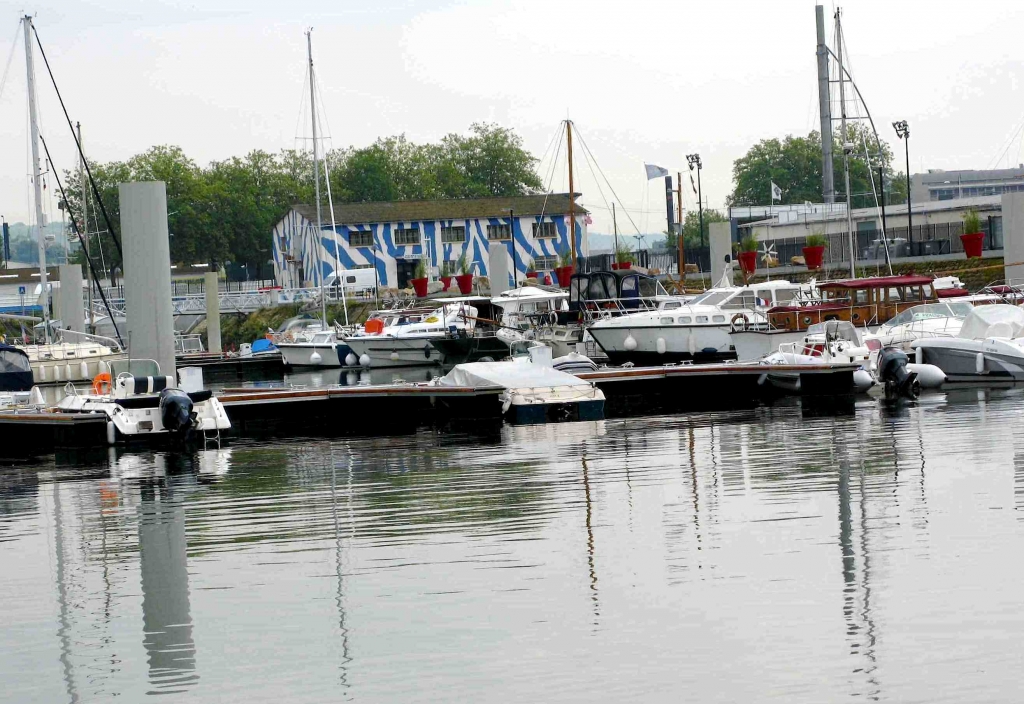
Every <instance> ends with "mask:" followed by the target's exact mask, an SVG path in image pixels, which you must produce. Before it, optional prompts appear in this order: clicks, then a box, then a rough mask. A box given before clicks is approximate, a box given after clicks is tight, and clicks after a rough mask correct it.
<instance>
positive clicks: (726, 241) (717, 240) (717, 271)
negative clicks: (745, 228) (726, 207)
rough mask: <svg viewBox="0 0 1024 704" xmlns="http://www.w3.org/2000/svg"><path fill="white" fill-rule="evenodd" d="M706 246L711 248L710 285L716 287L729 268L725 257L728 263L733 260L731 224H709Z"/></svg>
mask: <svg viewBox="0 0 1024 704" xmlns="http://www.w3.org/2000/svg"><path fill="white" fill-rule="evenodd" d="M708 244H709V245H710V247H711V285H712V286H716V285H717V284H718V282H719V281H721V280H722V275H723V274H724V273H725V270H726V267H728V266H729V264H728V263H727V262H726V257H728V260H729V262H731V261H732V259H733V253H732V225H731V223H728V222H713V223H711V224H710V226H709V227H708Z"/></svg>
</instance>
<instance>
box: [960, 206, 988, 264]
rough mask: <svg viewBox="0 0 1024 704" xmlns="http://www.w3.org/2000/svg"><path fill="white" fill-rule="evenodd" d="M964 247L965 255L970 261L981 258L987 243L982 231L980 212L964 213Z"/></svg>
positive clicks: (962, 237) (961, 237) (961, 238)
mask: <svg viewBox="0 0 1024 704" xmlns="http://www.w3.org/2000/svg"><path fill="white" fill-rule="evenodd" d="M960 241H961V242H962V243H963V245H964V254H966V255H967V258H968V259H974V258H978V259H980V258H981V248H982V245H983V244H984V241H985V233H984V232H982V231H981V218H979V217H978V211H976V210H968V211H967V212H966V213H964V234H962V235H960Z"/></svg>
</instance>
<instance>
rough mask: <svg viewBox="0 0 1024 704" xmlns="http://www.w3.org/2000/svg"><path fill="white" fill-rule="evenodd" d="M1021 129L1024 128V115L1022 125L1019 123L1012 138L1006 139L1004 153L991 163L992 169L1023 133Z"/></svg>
mask: <svg viewBox="0 0 1024 704" xmlns="http://www.w3.org/2000/svg"><path fill="white" fill-rule="evenodd" d="M1021 130H1024V117H1022V118H1021V122H1020V125H1018V126H1017V129H1016V130H1014V131H1013V134H1012V135H1010V138H1009V139H1008V140H1006V148H1005V149H1003V153H1002V154H1000V155H999V156H998V157H996V159H995V160H993V161H992V162H991V163H990V165H989V168H990V169H991V168H994V167H997V166H999V162H1000V161H1001V160H1002V158H1003V157H1004V156H1006V153H1007V152H1008V151H1010V147H1012V146H1013V141H1014V140H1015V139H1017V135H1019V134H1020V133H1021Z"/></svg>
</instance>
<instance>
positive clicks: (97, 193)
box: [32, 24, 124, 328]
mask: <svg viewBox="0 0 1024 704" xmlns="http://www.w3.org/2000/svg"><path fill="white" fill-rule="evenodd" d="M32 34H34V35H35V37H36V46H38V47H39V54H40V56H42V57H43V63H44V64H45V65H46V72H47V73H48V74H50V82H51V83H53V90H54V91H55V92H56V93H57V100H59V101H60V107H61V110H63V111H64V118H65V119H66V120H67V121H68V129H69V130H71V137H72V138H73V139H74V140H75V146H76V147H78V156H79V157H80V158H81V159H82V162H83V163H84V164H85V173H86V174H88V175H89V183H90V184H91V185H92V192H93V194H94V195H95V196H96V203H97V204H98V205H99V206H100V210H101V211H102V212H103V220H104V221H105V222H106V224H107V229H108V230H110V237H111V238H112V239H113V240H114V245H115V246H116V247H117V253H118V255H120V257H121V261H124V252H123V251H121V238H120V237H118V236H117V235H116V234H115V232H116V230H114V225H113V224H112V223H111V222H110V216H109V215H108V214H107V207H106V206H105V205H103V199H102V198H100V191H99V189H98V188H97V187H96V181H95V179H93V177H92V170H91V169H90V168H89V161H88V160H87V159H86V158H85V152H83V151H82V145H81V143H80V142H79V141H78V135H76V134H75V127H74V125H72V124H71V116H70V115H68V109H67V107H65V105H64V98H63V97H61V94H60V88H58V87H57V79H56V78H55V77H54V75H53V70H52V69H51V68H50V61H49V59H47V58H46V52H45V51H44V50H43V42H42V41H41V40H40V39H39V32H38V31H36V26H35V24H33V25H32ZM111 320H113V317H111ZM115 328H116V326H115Z"/></svg>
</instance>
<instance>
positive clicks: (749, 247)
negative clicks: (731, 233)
mask: <svg viewBox="0 0 1024 704" xmlns="http://www.w3.org/2000/svg"><path fill="white" fill-rule="evenodd" d="M740 251H741V252H756V251H757V238H756V237H754V236H753V235H751V236H749V237H744V238H743V239H742V240H740Z"/></svg>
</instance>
